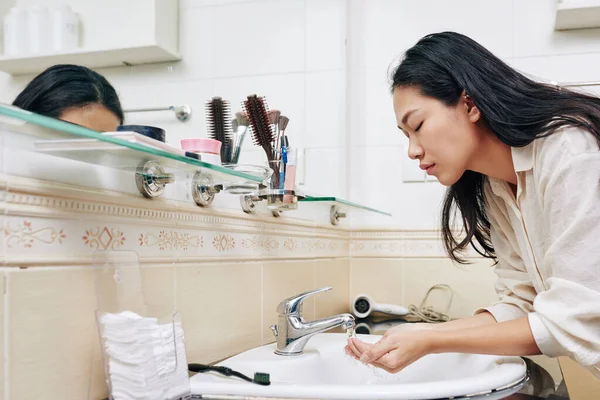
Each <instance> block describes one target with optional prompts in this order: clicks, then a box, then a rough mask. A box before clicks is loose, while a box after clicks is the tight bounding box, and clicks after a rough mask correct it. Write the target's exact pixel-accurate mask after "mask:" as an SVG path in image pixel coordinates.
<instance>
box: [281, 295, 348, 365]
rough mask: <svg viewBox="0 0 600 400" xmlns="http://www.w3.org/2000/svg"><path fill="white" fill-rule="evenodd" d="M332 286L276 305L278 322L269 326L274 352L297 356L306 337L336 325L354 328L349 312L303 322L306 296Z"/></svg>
mask: <svg viewBox="0 0 600 400" xmlns="http://www.w3.org/2000/svg"><path fill="white" fill-rule="evenodd" d="M331 289H332V287H331V286H328V287H323V288H320V289H316V290H309V291H308V292H304V293H301V294H299V295H296V296H292V297H290V298H288V299H285V300H283V301H282V302H281V303H279V305H278V306H277V313H278V314H279V324H278V325H273V326H271V330H272V331H273V334H274V335H275V337H276V338H277V350H275V354H279V355H281V356H297V355H300V354H302V351H303V350H304V346H306V343H307V342H308V339H310V338H311V337H313V336H314V335H316V334H317V333H321V332H325V331H327V330H329V329H333V328H336V327H338V326H341V327H343V328H344V329H350V328H354V317H353V316H352V315H350V314H339V315H334V316H332V317H328V318H323V319H319V320H316V321H310V322H305V321H304V318H303V317H302V303H303V302H304V300H305V299H306V298H307V297H308V296H312V295H314V294H317V293H322V292H326V291H329V290H331Z"/></svg>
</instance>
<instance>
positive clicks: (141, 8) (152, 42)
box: [0, 0, 181, 75]
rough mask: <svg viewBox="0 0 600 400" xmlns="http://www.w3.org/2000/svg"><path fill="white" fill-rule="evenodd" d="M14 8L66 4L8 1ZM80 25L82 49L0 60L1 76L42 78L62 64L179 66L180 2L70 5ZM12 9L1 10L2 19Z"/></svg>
mask: <svg viewBox="0 0 600 400" xmlns="http://www.w3.org/2000/svg"><path fill="white" fill-rule="evenodd" d="M9 2H12V5H14V4H15V3H17V4H18V5H19V6H23V7H27V6H31V5H43V6H47V7H53V6H58V5H61V4H65V0H18V1H17V2H15V1H14V0H9ZM67 2H68V4H69V5H70V6H71V8H72V9H73V10H74V11H75V12H76V13H77V15H78V17H79V21H80V24H81V26H80V32H81V39H80V40H81V43H80V45H81V47H80V48H78V49H76V50H71V51H68V52H64V53H55V52H52V51H49V52H47V53H42V54H36V55H23V56H3V55H2V56H0V71H4V72H7V73H9V74H12V75H20V74H32V73H39V72H41V71H43V70H44V69H46V68H47V67H49V66H51V65H54V64H59V63H69V64H80V65H85V66H87V67H90V68H102V67H113V66H121V65H137V64H147V63H154V62H164V61H176V60H180V59H181V56H180V55H179V51H178V38H179V28H178V17H179V6H178V3H179V2H178V1H177V0H127V1H123V0H68V1H67ZM7 12H8V8H7V7H5V5H3V6H2V7H1V8H0V13H1V14H0V17H2V18H3V17H4V15H6V13H7Z"/></svg>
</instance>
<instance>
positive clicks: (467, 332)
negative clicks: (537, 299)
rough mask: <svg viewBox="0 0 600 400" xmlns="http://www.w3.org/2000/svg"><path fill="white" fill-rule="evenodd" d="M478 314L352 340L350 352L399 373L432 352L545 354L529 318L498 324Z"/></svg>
mask: <svg viewBox="0 0 600 400" xmlns="http://www.w3.org/2000/svg"><path fill="white" fill-rule="evenodd" d="M480 315H483V314H480ZM476 317H477V316H476ZM476 317H471V318H470V319H467V320H465V321H464V322H458V323H455V324H452V323H451V322H448V323H446V324H439V325H425V324H418V325H413V324H404V325H401V326H398V327H395V328H393V329H390V330H389V331H387V332H386V333H385V335H384V336H383V337H382V338H381V340H379V341H378V342H377V343H375V344H373V345H370V344H367V343H362V342H361V341H359V340H357V339H350V340H349V343H348V346H346V352H348V353H349V354H351V355H353V356H354V357H356V358H359V359H360V361H362V362H364V363H369V364H373V365H375V366H377V367H380V368H383V369H385V370H386V371H388V372H391V373H395V372H398V371H400V370H402V369H403V368H405V367H407V366H408V365H410V364H412V363H413V362H415V361H417V360H418V359H419V358H421V357H423V356H425V355H427V354H431V353H436V354H437V353H471V354H493V355H498V356H530V355H538V354H541V352H540V349H539V347H538V345H537V343H536V342H535V339H534V337H533V333H532V331H531V327H530V325H529V320H528V317H522V318H519V319H515V320H510V321H504V322H498V323H496V322H492V323H485V322H488V321H489V322H491V320H490V319H489V317H485V316H484V317H479V318H477V319H476ZM494 321H495V320H494Z"/></svg>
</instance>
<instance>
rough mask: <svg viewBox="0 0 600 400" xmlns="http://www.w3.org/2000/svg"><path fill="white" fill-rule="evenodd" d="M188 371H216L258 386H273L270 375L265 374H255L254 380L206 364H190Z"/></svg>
mask: <svg viewBox="0 0 600 400" xmlns="http://www.w3.org/2000/svg"><path fill="white" fill-rule="evenodd" d="M188 370H189V371H191V372H208V371H214V372H218V373H220V374H223V375H225V376H236V377H238V378H241V379H243V380H245V381H248V382H251V383H256V384H258V385H263V386H269V385H270V384H271V378H270V375H269V374H267V373H264V372H256V373H255V374H254V379H252V378H250V377H248V376H246V375H244V374H242V373H241V372H238V371H234V370H232V369H231V368H228V367H217V366H214V365H204V364H188Z"/></svg>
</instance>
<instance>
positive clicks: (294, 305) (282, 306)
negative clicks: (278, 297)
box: [277, 286, 333, 315]
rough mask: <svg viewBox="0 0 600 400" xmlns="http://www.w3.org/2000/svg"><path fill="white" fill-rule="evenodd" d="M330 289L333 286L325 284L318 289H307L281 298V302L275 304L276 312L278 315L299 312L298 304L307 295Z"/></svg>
mask: <svg viewBox="0 0 600 400" xmlns="http://www.w3.org/2000/svg"><path fill="white" fill-rule="evenodd" d="M332 289H333V288H332V287H331V286H325V287H322V288H319V289H314V290H309V291H308V292H304V293H300V294H297V295H295V296H292V297H289V298H287V299H285V300H283V301H282V302H281V303H279V305H278V306H277V313H279V314H280V315H289V314H295V313H298V314H299V312H300V306H301V305H302V302H303V301H304V300H305V299H306V298H307V297H309V296H312V295H315V294H317V293H322V292H327V291H329V290H332Z"/></svg>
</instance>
